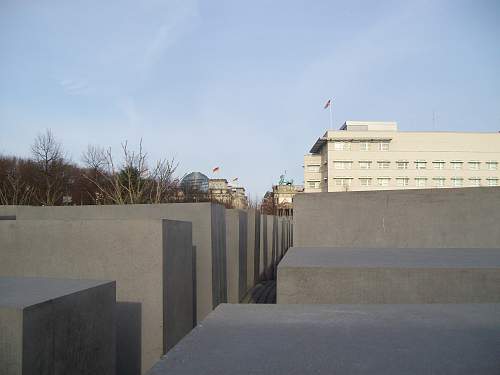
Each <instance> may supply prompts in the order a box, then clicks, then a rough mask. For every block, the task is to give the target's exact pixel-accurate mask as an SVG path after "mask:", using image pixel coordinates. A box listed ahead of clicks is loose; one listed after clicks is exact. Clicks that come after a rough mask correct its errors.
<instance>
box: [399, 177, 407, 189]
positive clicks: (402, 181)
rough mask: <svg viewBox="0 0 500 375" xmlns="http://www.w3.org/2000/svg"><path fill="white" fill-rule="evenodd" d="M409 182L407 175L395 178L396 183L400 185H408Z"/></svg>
mask: <svg viewBox="0 0 500 375" xmlns="http://www.w3.org/2000/svg"><path fill="white" fill-rule="evenodd" d="M409 184H410V179H409V178H408V177H398V178H396V185H398V186H400V187H404V186H408V185H409Z"/></svg>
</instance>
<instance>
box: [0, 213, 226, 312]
mask: <svg viewBox="0 0 500 375" xmlns="http://www.w3.org/2000/svg"><path fill="white" fill-rule="evenodd" d="M224 210H225V209H224V207H223V206H221V205H219V204H213V203H169V204H134V205H102V206H71V207H32V206H0V215H3V214H5V215H7V214H8V215H17V219H21V220H22V219H54V220H88V219H122V220H128V219H132V220H134V219H171V220H180V221H190V222H191V223H192V224H193V245H194V246H196V256H197V258H196V267H197V269H196V280H197V285H196V290H197V303H196V305H197V318H198V320H201V319H203V318H204V317H205V316H206V315H207V314H208V313H209V312H210V311H212V309H213V308H214V307H215V306H217V305H218V304H219V303H222V302H226V301H227V285H226V258H225V257H226V233H225V229H226V224H225V214H224Z"/></svg>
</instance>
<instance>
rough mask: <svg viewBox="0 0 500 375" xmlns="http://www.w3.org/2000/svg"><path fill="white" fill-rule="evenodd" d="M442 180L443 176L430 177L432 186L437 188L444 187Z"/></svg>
mask: <svg viewBox="0 0 500 375" xmlns="http://www.w3.org/2000/svg"><path fill="white" fill-rule="evenodd" d="M444 180H445V179H444V177H436V178H433V179H432V181H433V182H434V186H435V187H438V188H441V187H444Z"/></svg>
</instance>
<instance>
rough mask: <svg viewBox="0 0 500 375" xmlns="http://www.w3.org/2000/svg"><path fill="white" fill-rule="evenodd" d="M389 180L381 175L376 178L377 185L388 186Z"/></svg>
mask: <svg viewBox="0 0 500 375" xmlns="http://www.w3.org/2000/svg"><path fill="white" fill-rule="evenodd" d="M390 181H391V179H390V178H388V177H381V178H378V179H377V182H378V186H389V182H390Z"/></svg>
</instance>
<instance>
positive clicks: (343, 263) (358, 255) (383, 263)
mask: <svg viewBox="0 0 500 375" xmlns="http://www.w3.org/2000/svg"><path fill="white" fill-rule="evenodd" d="M279 267H280V268H286V267H325V268H359V267H363V268H390V267H394V268H499V267H500V249H480V248H478V249H458V248H456V249H406V248H404V249H388V248H335V247H293V248H291V249H289V250H288V252H287V254H286V255H285V257H284V258H283V260H282V261H281V263H280V264H279Z"/></svg>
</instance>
